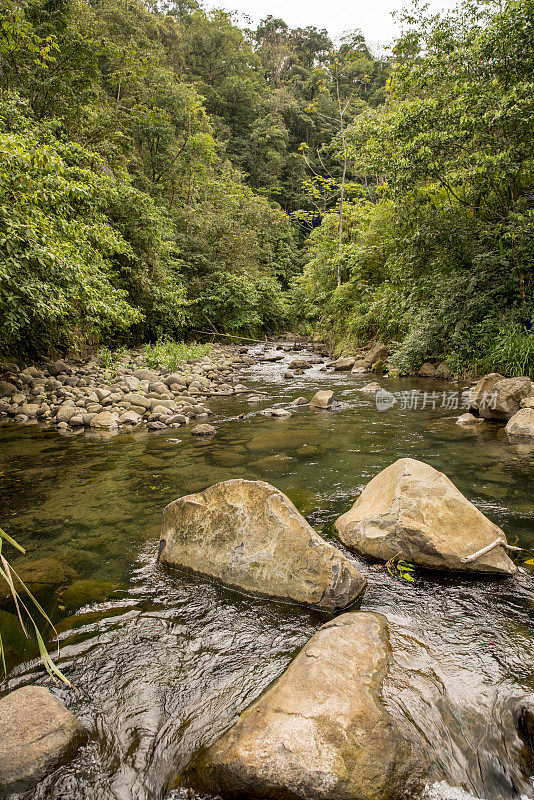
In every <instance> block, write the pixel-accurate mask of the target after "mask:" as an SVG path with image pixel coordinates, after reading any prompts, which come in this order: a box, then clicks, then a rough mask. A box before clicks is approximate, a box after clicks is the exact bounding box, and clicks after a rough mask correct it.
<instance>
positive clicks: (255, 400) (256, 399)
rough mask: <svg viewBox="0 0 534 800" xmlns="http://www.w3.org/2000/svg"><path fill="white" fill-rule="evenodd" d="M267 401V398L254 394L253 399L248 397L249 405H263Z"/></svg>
mask: <svg viewBox="0 0 534 800" xmlns="http://www.w3.org/2000/svg"><path fill="white" fill-rule="evenodd" d="M265 399H266V398H265V397H260V396H259V395H256V394H254V395H252V397H247V403H261V402H262V401H263V400H265Z"/></svg>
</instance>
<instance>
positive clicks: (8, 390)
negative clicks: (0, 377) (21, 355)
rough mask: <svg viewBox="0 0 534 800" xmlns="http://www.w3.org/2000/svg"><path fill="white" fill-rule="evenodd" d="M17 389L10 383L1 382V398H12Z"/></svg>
mask: <svg viewBox="0 0 534 800" xmlns="http://www.w3.org/2000/svg"><path fill="white" fill-rule="evenodd" d="M16 391H17V387H16V386H15V385H14V384H13V383H9V381H0V397H11V395H13V394H15V392H16Z"/></svg>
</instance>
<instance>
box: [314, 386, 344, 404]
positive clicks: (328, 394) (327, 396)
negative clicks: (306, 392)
mask: <svg viewBox="0 0 534 800" xmlns="http://www.w3.org/2000/svg"><path fill="white" fill-rule="evenodd" d="M337 403H338V399H337V397H336V396H335V394H334V392H332V391H330V389H322V390H321V391H319V392H316V393H315V394H314V395H313V397H312V399H311V400H310V406H312V408H333V406H335V405H336V404H337Z"/></svg>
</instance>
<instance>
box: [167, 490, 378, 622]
mask: <svg viewBox="0 0 534 800" xmlns="http://www.w3.org/2000/svg"><path fill="white" fill-rule="evenodd" d="M159 558H160V561H161V562H162V563H164V564H170V565H177V566H182V567H187V568H189V569H192V570H195V571H196V572H200V573H202V574H204V575H209V576H211V577H212V578H216V579H217V580H219V581H221V582H222V583H224V584H226V585H227V586H233V587H236V588H239V589H243V590H244V591H247V592H252V593H254V594H261V595H266V596H269V597H275V598H279V599H281V600H285V601H292V602H296V603H301V604H303V605H306V606H311V607H313V608H319V609H323V610H325V611H334V610H335V609H336V608H345V607H346V606H348V605H349V604H351V603H353V602H354V601H355V600H356V598H357V597H358V596H359V595H360V594H361V593H362V592H363V590H364V589H365V586H366V583H367V581H366V579H365V577H364V576H363V575H362V574H360V573H359V572H358V571H357V570H356V568H355V567H354V566H353V565H352V564H351V562H350V561H349V560H348V559H347V558H346V557H345V556H344V555H343V554H342V553H341V552H340V551H339V550H337V548H335V547H333V546H332V545H331V544H329V543H328V542H326V541H324V539H322V538H321V537H320V536H319V535H318V534H317V533H315V531H314V530H313V528H312V527H311V526H310V525H309V524H308V523H307V522H306V520H305V519H304V517H303V516H302V515H301V514H299V512H298V511H297V509H296V508H295V506H294V505H293V503H292V502H291V501H290V500H289V498H288V497H286V496H285V495H284V494H282V492H280V491H278V489H275V488H274V487H273V486H271V485H270V484H268V483H265V482H264V481H247V480H243V479H241V478H239V479H235V480H229V481H223V482H222V483H217V484H215V485H214V486H210V487H209V488H208V489H206V490H205V491H204V492H200V493H199V494H191V495H186V496H185V497H180V498H178V500H175V501H174V502H172V503H170V504H169V505H168V506H167V508H166V509H165V511H164V513H163V528H162V533H161V542H160V556H159Z"/></svg>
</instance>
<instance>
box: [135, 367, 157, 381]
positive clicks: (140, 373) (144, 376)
mask: <svg viewBox="0 0 534 800" xmlns="http://www.w3.org/2000/svg"><path fill="white" fill-rule="evenodd" d="M134 377H135V378H137V379H138V380H139V381H148V382H149V383H153V382H154V381H155V380H156V373H155V372H152V371H151V370H149V369H136V370H134Z"/></svg>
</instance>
